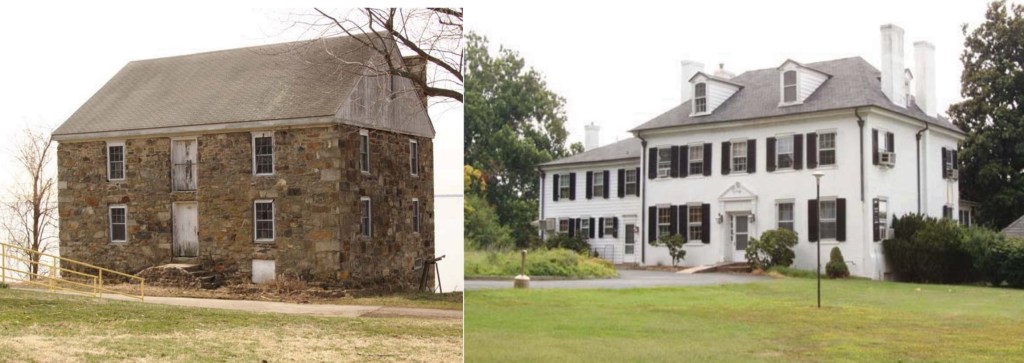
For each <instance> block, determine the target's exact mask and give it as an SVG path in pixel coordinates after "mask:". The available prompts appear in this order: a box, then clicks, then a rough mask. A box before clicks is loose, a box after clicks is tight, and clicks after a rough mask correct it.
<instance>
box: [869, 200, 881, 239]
mask: <svg viewBox="0 0 1024 363" xmlns="http://www.w3.org/2000/svg"><path fill="white" fill-rule="evenodd" d="M871 240H872V241H875V242H878V241H879V240H881V236H880V235H879V234H878V199H877V198H876V199H872V200H871Z"/></svg>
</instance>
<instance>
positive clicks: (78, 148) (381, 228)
mask: <svg viewBox="0 0 1024 363" xmlns="http://www.w3.org/2000/svg"><path fill="white" fill-rule="evenodd" d="M253 131H269V130H263V129H261V130H253ZM272 131H274V159H275V161H274V164H275V165H274V166H275V172H274V175H271V176H255V175H253V173H252V140H251V137H252V135H251V133H250V132H230V133H211V134H203V135H197V136H195V137H196V140H197V144H198V159H197V160H198V161H197V162H198V165H197V172H196V174H197V188H196V190H195V191H190V192H172V191H171V161H170V160H171V157H170V153H171V139H170V138H168V137H149V138H136V139H128V140H126V142H125V161H126V174H125V175H126V177H125V180H123V181H107V179H106V170H107V169H106V154H105V147H106V143H105V141H86V142H62V143H61V144H60V145H59V147H58V156H57V163H58V178H59V197H58V201H59V209H60V217H61V229H60V241H61V255H62V256H65V257H68V258H71V259H76V260H81V261H85V262H89V263H92V264H96V265H99V266H103V267H107V268H111V269H115V270H119V271H125V272H129V273H136V272H138V271H141V270H142V269H145V268H147V267H150V266H154V265H158V264H164V263H170V262H172V261H173V260H175V258H173V257H172V253H171V243H172V237H173V236H172V231H173V223H174V222H173V218H172V203H174V202H186V201H195V202H197V203H198V209H199V213H198V214H199V218H198V228H199V229H198V234H199V257H198V258H197V260H198V261H196V262H199V263H202V264H203V265H204V266H205V267H207V268H208V269H210V270H212V271H214V272H217V273H221V274H223V275H224V276H226V277H228V278H235V279H243V280H244V279H248V278H249V276H250V273H251V266H252V260H253V259H260V260H274V261H275V265H276V272H277V274H278V275H282V274H284V275H289V276H295V277H300V278H303V279H306V280H308V281H314V282H319V283H323V284H326V285H341V286H362V287H375V286H380V285H384V284H387V285H389V286H391V285H393V284H395V283H415V282H417V281H418V278H419V274H417V273H413V271H412V270H413V267H414V265H415V263H416V261H417V260H418V259H422V258H424V257H431V256H433V254H434V241H433V236H434V215H433V194H434V193H433V160H432V158H433V148H432V142H431V139H430V138H426V137H414V136H409V135H403V134H397V133H393V132H388V131H381V130H373V129H371V130H369V135H370V137H369V139H370V172H369V173H363V172H361V171H360V168H359V158H358V156H359V131H360V129H359V128H357V127H353V126H348V125H340V124H339V125H333V126H320V127H305V128H283V129H275V130H272ZM410 139H415V140H416V141H417V142H418V144H419V155H420V170H419V173H418V176H412V175H411V173H410V166H409V140H410ZM364 196H367V197H370V198H371V201H372V219H373V233H372V236H370V237H363V236H361V235H360V233H359V232H360V228H359V219H360V218H359V217H360V215H359V212H360V209H359V201H360V197H364ZM413 198H418V199H419V201H420V217H421V227H420V232H419V233H415V232H413V221H412V219H413V216H412V200H413ZM257 199H272V200H273V201H274V209H275V215H274V220H275V239H274V241H273V242H256V241H255V238H254V231H253V223H254V222H253V202H254V201H255V200H257ZM111 204H126V205H127V206H128V241H127V242H126V243H111V242H110V236H109V220H108V219H109V214H108V206H109V205H111Z"/></svg>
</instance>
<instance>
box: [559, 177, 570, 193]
mask: <svg viewBox="0 0 1024 363" xmlns="http://www.w3.org/2000/svg"><path fill="white" fill-rule="evenodd" d="M569 181H570V180H569V174H560V175H559V176H558V198H559V199H561V198H569V190H570V189H569Z"/></svg>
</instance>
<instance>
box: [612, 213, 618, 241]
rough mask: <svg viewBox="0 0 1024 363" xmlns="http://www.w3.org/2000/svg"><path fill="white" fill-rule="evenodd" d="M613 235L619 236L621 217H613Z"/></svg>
mask: <svg viewBox="0 0 1024 363" xmlns="http://www.w3.org/2000/svg"><path fill="white" fill-rule="evenodd" d="M612 237H615V238H619V217H612Z"/></svg>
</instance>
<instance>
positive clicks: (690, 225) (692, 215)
mask: <svg viewBox="0 0 1024 363" xmlns="http://www.w3.org/2000/svg"><path fill="white" fill-rule="evenodd" d="M703 220H704V210H703V209H702V208H701V206H700V205H699V204H697V205H690V206H687V207H686V228H687V232H688V233H687V234H686V239H687V240H689V241H702V240H703V239H704V228H703V227H704V226H703V225H702V222H703Z"/></svg>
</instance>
